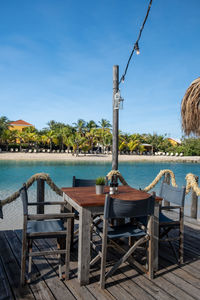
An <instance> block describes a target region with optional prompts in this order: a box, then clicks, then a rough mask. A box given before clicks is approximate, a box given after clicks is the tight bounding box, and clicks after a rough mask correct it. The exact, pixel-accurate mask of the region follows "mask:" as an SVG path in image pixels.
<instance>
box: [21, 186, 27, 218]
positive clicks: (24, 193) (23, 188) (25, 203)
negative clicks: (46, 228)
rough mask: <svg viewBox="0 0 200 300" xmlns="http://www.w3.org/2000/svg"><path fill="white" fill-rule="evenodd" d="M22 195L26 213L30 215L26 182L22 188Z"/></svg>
mask: <svg viewBox="0 0 200 300" xmlns="http://www.w3.org/2000/svg"><path fill="white" fill-rule="evenodd" d="M20 196H21V199H22V204H23V210H24V215H28V194H27V189H26V185H25V184H24V185H23V187H22V188H21V189H20Z"/></svg>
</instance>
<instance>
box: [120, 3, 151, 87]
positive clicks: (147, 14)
mask: <svg viewBox="0 0 200 300" xmlns="http://www.w3.org/2000/svg"><path fill="white" fill-rule="evenodd" d="M152 2H153V0H150V2H149V6H148V9H147V13H146V16H145V18H144V21H143V24H142V26H141V28H140V31H139V34H138V38H137V40H136V42H135V44H134V47H133V50H132V51H131V54H130V56H129V59H128V62H127V64H126V68H125V71H124V73H123V75H122V77H121V79H120V81H119V84H120V83H121V82H124V80H125V76H126V73H127V70H128V67H129V64H130V61H131V58H132V56H133V53H134V51H135V50H136V51H137V54H139V46H138V43H139V40H140V38H141V35H142V31H143V29H144V26H145V23H146V21H147V19H148V16H149V12H150V9H151V4H152Z"/></svg>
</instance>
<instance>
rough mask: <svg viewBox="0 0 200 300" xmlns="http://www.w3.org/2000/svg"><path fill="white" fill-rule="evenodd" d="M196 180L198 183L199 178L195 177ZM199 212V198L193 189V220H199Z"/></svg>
mask: <svg viewBox="0 0 200 300" xmlns="http://www.w3.org/2000/svg"><path fill="white" fill-rule="evenodd" d="M195 179H196V181H197V183H198V181H199V177H198V176H195ZM197 212H198V196H197V194H196V193H195V191H194V190H193V189H192V199H191V212H190V214H191V218H194V219H197Z"/></svg>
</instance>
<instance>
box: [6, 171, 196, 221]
mask: <svg viewBox="0 0 200 300" xmlns="http://www.w3.org/2000/svg"><path fill="white" fill-rule="evenodd" d="M165 174H169V176H170V179H171V184H172V186H177V184H176V179H175V175H174V173H173V171H171V170H168V169H166V170H161V171H160V172H159V173H158V175H157V176H156V177H155V179H154V180H153V181H152V182H151V183H150V184H149V185H148V186H147V187H145V188H144V191H146V192H149V191H150V190H151V189H152V188H154V187H155V186H156V184H157V183H158V182H159V181H160V179H161V178H162V177H163V176H164V175H165ZM113 175H117V177H118V178H119V180H120V182H121V183H122V184H123V185H128V183H127V182H126V180H125V179H124V178H123V176H122V175H121V173H120V172H119V170H112V171H110V172H109V173H108V174H107V178H108V180H111V178H112V176H113ZM37 179H42V180H44V181H46V183H47V184H48V185H49V186H50V188H51V189H52V190H53V191H54V192H55V193H56V194H58V195H59V196H62V195H63V192H62V190H61V189H60V188H59V187H57V185H56V184H55V183H54V182H53V181H52V179H51V177H50V176H49V175H48V174H46V173H37V174H34V175H33V176H31V177H30V178H29V179H28V180H27V182H26V183H25V184H26V188H27V189H28V188H30V187H31V185H32V184H33V183H34V182H35V181H36V180H37ZM185 179H186V194H188V193H189V192H190V190H191V189H192V190H193V191H194V192H195V193H196V195H197V196H200V187H199V186H198V181H197V177H196V176H195V175H194V174H192V173H189V174H187V175H186V177H185ZM19 196H20V191H19V190H18V191H16V192H15V193H13V194H12V195H11V196H9V197H7V198H6V199H4V200H0V218H3V211H2V207H3V206H4V205H6V204H9V203H11V202H13V201H14V200H16V199H17V198H18V197H19Z"/></svg>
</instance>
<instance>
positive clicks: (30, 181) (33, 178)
mask: <svg viewBox="0 0 200 300" xmlns="http://www.w3.org/2000/svg"><path fill="white" fill-rule="evenodd" d="M37 179H42V180H44V181H46V183H47V184H48V185H49V186H50V188H51V189H52V190H53V191H54V192H55V193H56V194H58V195H59V196H62V195H63V192H62V191H61V189H60V188H59V187H57V185H56V184H55V183H54V182H53V181H52V179H51V177H50V176H49V175H48V174H46V173H37V174H34V175H33V176H31V177H30V178H29V179H28V180H27V182H26V183H25V185H26V188H27V189H29V188H30V187H31V185H32V184H33V183H34V182H35V181H36V180H37ZM19 196H20V191H19V190H18V191H16V192H15V193H13V194H12V195H11V196H9V197H7V198H6V199H4V200H0V218H3V212H2V207H3V206H4V205H6V204H9V203H11V202H13V201H14V200H16V199H17V198H18V197H19Z"/></svg>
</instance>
